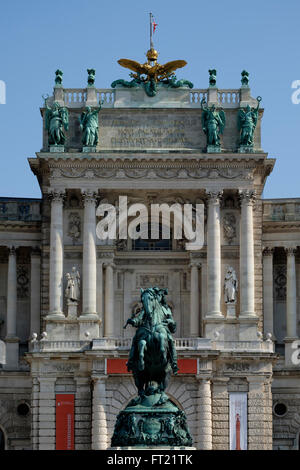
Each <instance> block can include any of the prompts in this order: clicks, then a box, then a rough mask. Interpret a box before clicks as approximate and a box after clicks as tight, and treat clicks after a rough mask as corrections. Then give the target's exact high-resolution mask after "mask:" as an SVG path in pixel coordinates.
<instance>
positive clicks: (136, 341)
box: [124, 287, 178, 374]
mask: <svg viewBox="0 0 300 470" xmlns="http://www.w3.org/2000/svg"><path fill="white" fill-rule="evenodd" d="M144 292H147V293H150V294H151V295H152V296H153V297H155V298H156V300H157V301H158V303H159V309H160V317H161V320H160V322H158V323H156V324H152V321H151V320H152V318H151V317H149V314H148V312H147V311H146V309H145V306H144V304H143V308H142V310H141V311H140V312H138V314H137V315H136V316H135V317H134V318H129V319H128V320H127V323H126V325H125V326H124V328H126V326H127V324H130V325H132V326H134V327H136V328H138V330H137V332H136V334H135V336H134V338H133V340H132V346H131V350H130V354H129V360H128V363H127V369H128V371H133V369H134V361H135V355H136V353H138V354H139V345H140V344H141V342H144V343H145V344H147V342H149V340H150V337H151V335H155V337H156V338H157V339H158V342H159V344H160V346H161V352H162V354H163V361H164V362H165V363H166V362H167V356H166V351H165V350H164V339H165V338H167V344H168V352H169V357H170V363H171V367H172V370H173V373H174V374H176V373H177V371H178V366H177V354H176V349H175V344H174V340H173V337H172V335H171V333H174V332H175V331H176V322H175V321H174V319H173V315H172V311H171V309H170V307H169V306H168V304H167V302H166V299H165V295H166V294H167V293H168V291H167V289H159V288H158V287H153V288H149V289H147V291H143V290H142V294H141V300H142V302H143V294H144ZM143 368H144V362H143V358H142V355H141V354H139V361H138V370H143Z"/></svg>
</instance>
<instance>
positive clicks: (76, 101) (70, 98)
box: [64, 88, 86, 107]
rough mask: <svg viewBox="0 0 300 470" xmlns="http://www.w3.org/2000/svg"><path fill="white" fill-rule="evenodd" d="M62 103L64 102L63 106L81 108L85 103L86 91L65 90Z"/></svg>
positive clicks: (83, 89)
mask: <svg viewBox="0 0 300 470" xmlns="http://www.w3.org/2000/svg"><path fill="white" fill-rule="evenodd" d="M64 102H65V105H66V106H68V107H72V106H74V107H75V106H77V107H81V106H83V105H84V104H85V102H86V89H85V88H65V89H64Z"/></svg>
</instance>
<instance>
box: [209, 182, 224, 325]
mask: <svg viewBox="0 0 300 470" xmlns="http://www.w3.org/2000/svg"><path fill="white" fill-rule="evenodd" d="M207 194H208V220H207V315H206V316H208V317H214V318H221V317H222V313H221V242H220V197H221V195H222V192H217V191H215V192H208V193H207Z"/></svg>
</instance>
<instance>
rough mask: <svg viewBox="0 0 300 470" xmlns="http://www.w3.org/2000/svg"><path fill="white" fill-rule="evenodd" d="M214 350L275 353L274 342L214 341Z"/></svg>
mask: <svg viewBox="0 0 300 470" xmlns="http://www.w3.org/2000/svg"><path fill="white" fill-rule="evenodd" d="M212 348H213V349H218V350H220V351H239V352H249V351H257V352H270V353H273V352H274V343H273V341H212Z"/></svg>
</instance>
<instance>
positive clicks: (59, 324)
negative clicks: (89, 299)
mask: <svg viewBox="0 0 300 470" xmlns="http://www.w3.org/2000/svg"><path fill="white" fill-rule="evenodd" d="M70 307H71V309H73V308H74V307H75V308H76V306H70ZM73 313H74V311H73ZM100 324H101V321H100V320H99V318H98V317H97V319H96V320H91V319H88V318H82V317H79V318H77V317H74V318H71V317H69V316H68V318H65V317H64V318H63V319H60V320H52V319H50V320H49V319H48V318H46V333H47V341H89V340H92V339H96V338H99V330H100Z"/></svg>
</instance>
